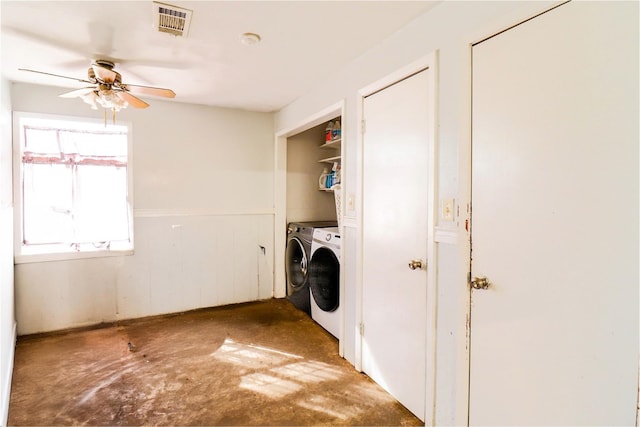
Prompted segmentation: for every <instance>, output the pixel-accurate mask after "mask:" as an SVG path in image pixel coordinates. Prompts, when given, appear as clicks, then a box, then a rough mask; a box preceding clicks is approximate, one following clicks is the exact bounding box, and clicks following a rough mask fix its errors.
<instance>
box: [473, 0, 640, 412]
mask: <svg viewBox="0 0 640 427" xmlns="http://www.w3.org/2000/svg"><path fill="white" fill-rule="evenodd" d="M638 113H639V112H638V3H637V2H627V3H625V2H621V3H616V2H571V3H568V4H564V5H562V6H559V7H557V8H556V9H553V10H551V11H548V12H547V13H545V14H543V15H541V16H538V17H537V18H534V19H532V20H530V21H527V22H525V23H523V24H521V25H519V26H517V27H514V28H512V29H510V30H508V31H506V32H504V33H501V34H499V35H497V36H495V37H493V38H490V39H488V40H486V41H484V42H481V43H479V44H477V45H476V46H474V47H473V109H472V114H473V126H472V132H473V137H472V158H473V160H472V232H471V233H472V261H471V270H472V274H471V276H472V277H473V278H474V279H475V280H473V281H472V283H471V285H472V291H471V292H472V296H471V348H470V354H471V358H470V402H469V417H470V419H469V424H470V425H632V424H634V423H635V416H636V399H637V393H638V384H637V382H638ZM482 277H486V280H487V282H486V283H485V282H484V281H483V280H482ZM487 284H488V287H487V288H486V289H482V288H484V287H485V286H487ZM473 287H476V288H478V289H473Z"/></svg>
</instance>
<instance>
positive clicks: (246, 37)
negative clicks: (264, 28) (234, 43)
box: [240, 33, 262, 46]
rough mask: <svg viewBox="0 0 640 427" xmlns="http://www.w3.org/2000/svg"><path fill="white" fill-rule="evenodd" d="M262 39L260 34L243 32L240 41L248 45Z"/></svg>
mask: <svg viewBox="0 0 640 427" xmlns="http://www.w3.org/2000/svg"><path fill="white" fill-rule="evenodd" d="M261 40H262V37H260V34H256V33H243V34H242V35H240V41H241V42H242V44H244V45H247V46H253V45H255V44H258V43H260V41H261Z"/></svg>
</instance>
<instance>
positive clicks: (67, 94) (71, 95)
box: [58, 87, 96, 98]
mask: <svg viewBox="0 0 640 427" xmlns="http://www.w3.org/2000/svg"><path fill="white" fill-rule="evenodd" d="M94 90H96V89H95V88H93V87H83V88H82V89H76V90H72V91H71V92H65V93H63V94H60V95H58V96H59V97H60V98H75V97H78V96H83V95H88V94H90V93H91V92H93V91H94Z"/></svg>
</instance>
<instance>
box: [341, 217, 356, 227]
mask: <svg viewBox="0 0 640 427" xmlns="http://www.w3.org/2000/svg"><path fill="white" fill-rule="evenodd" d="M342 226H343V227H348V228H358V218H354V217H346V216H345V217H342Z"/></svg>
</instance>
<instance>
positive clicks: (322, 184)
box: [318, 168, 331, 190]
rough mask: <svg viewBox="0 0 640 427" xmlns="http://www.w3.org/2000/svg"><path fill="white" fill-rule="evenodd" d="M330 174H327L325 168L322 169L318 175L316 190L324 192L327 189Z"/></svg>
mask: <svg viewBox="0 0 640 427" xmlns="http://www.w3.org/2000/svg"><path fill="white" fill-rule="evenodd" d="M330 175H331V174H330V173H329V171H328V170H327V168H324V169H323V170H322V173H321V174H320V178H318V188H319V189H320V190H324V189H326V188H328V187H327V180H328V178H329V176H330Z"/></svg>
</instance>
